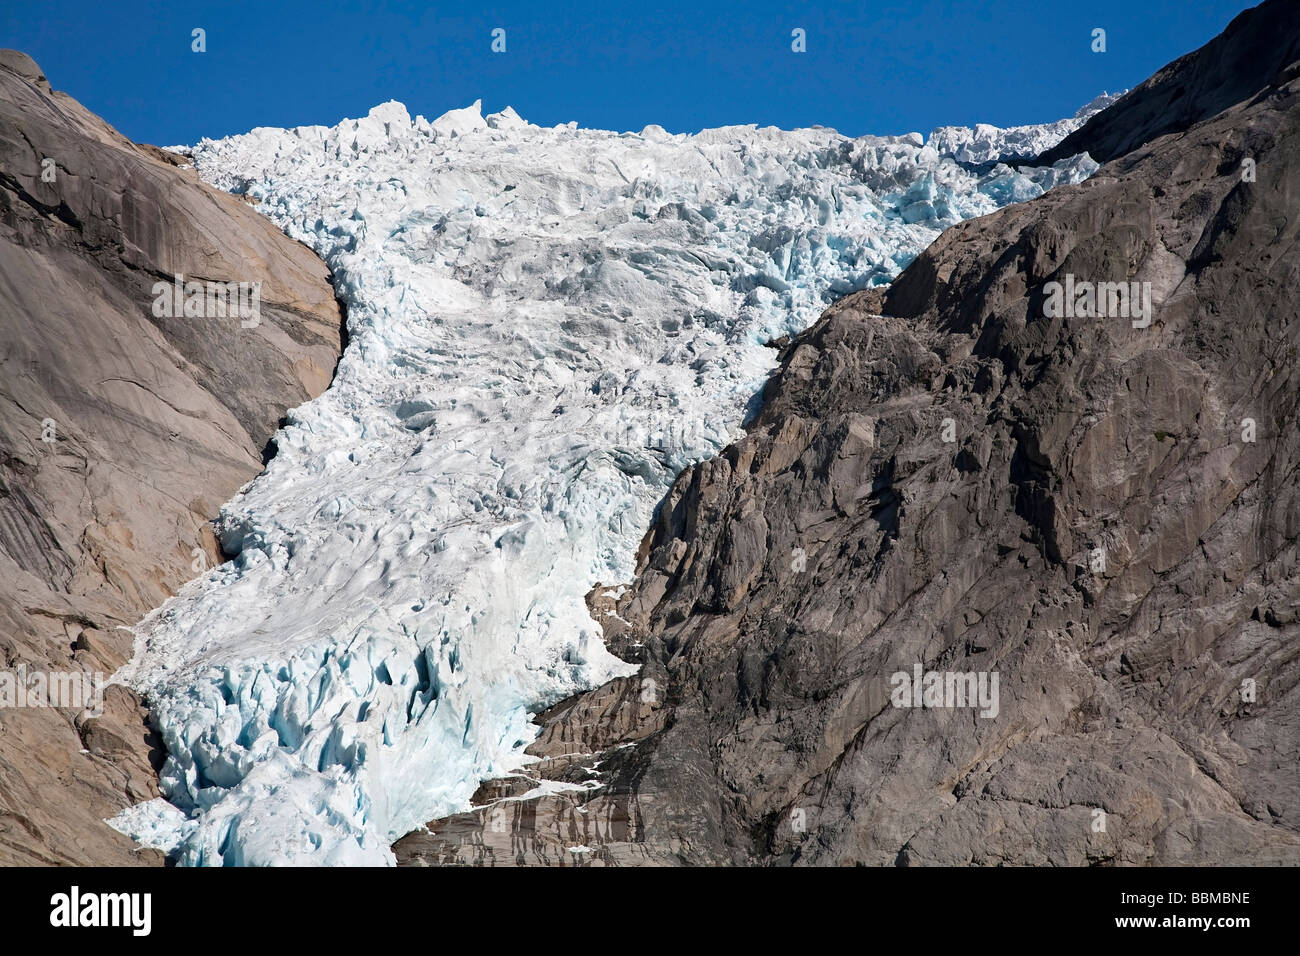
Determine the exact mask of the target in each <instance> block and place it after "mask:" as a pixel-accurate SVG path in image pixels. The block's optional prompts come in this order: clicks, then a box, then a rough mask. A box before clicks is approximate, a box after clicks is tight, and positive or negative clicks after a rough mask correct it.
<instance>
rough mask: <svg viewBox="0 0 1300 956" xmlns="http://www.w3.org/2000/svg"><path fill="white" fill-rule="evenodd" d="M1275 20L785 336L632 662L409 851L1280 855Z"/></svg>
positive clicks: (1282, 741)
mask: <svg viewBox="0 0 1300 956" xmlns="http://www.w3.org/2000/svg"><path fill="white" fill-rule="evenodd" d="M1294 10H1295V8H1294V4H1292V3H1290V2H1289V0H1271V2H1268V3H1265V4H1262V5H1261V6H1260V7H1258V8H1256V9H1255V10H1254V11H1251V12H1249V13H1247V14H1243V15H1242V17H1239V18H1238V19H1237V20H1235V21H1234V22H1233V24H1232V26H1231V27H1230V28H1229V29H1228V31H1227V32H1226V33H1225V34H1224V36H1223V37H1221V38H1220V39H1219V40H1217V41H1215V43H1213V44H1211V45H1210V46H1209V47H1207V48H1206V49H1205V50H1203V51H1200V52H1199V53H1197V54H1192V55H1191V56H1189V57H1185V58H1183V59H1181V60H1179V61H1177V62H1176V63H1174V64H1171V65H1170V66H1169V67H1166V68H1165V69H1164V70H1162V71H1161V72H1160V73H1159V74H1157V76H1156V77H1153V78H1152V80H1151V81H1148V83H1146V84H1143V86H1141V87H1139V88H1137V89H1136V90H1135V91H1133V92H1132V93H1130V94H1129V95H1128V96H1127V97H1125V98H1124V99H1123V100H1121V101H1120V102H1119V103H1118V104H1116V105H1115V106H1114V107H1112V109H1111V110H1108V111H1107V112H1105V113H1103V114H1100V116H1099V117H1098V118H1096V119H1094V120H1093V121H1092V122H1091V123H1089V124H1088V125H1086V126H1085V127H1084V128H1083V129H1082V130H1080V131H1079V132H1078V133H1076V134H1075V137H1078V139H1077V140H1076V142H1074V143H1071V139H1074V137H1071V138H1067V140H1066V141H1065V142H1064V143H1063V144H1062V145H1061V146H1060V147H1058V150H1057V153H1069V152H1070V151H1071V150H1075V151H1077V148H1078V144H1079V143H1083V142H1086V143H1090V144H1098V145H1097V147H1096V148H1098V150H1099V152H1100V153H1101V155H1103V156H1104V157H1105V158H1107V159H1109V160H1110V162H1108V163H1107V164H1106V165H1105V166H1103V167H1102V168H1101V169H1100V170H1099V171H1098V172H1097V173H1096V174H1095V175H1094V176H1092V177H1091V178H1090V179H1088V180H1087V181H1085V182H1083V183H1081V184H1078V185H1071V186H1062V187H1058V188H1057V189H1055V190H1052V191H1051V192H1049V193H1047V194H1046V195H1044V196H1042V197H1041V198H1038V199H1035V200H1033V201H1031V202H1028V203H1024V204H1020V205H1015V206H1010V207H1007V208H1005V209H1002V210H999V211H997V212H995V213H993V214H991V215H988V216H985V217H983V218H979V219H974V220H970V221H967V222H964V223H960V224H958V225H955V226H953V227H951V228H950V229H948V230H947V231H946V232H944V233H943V235H942V236H941V237H940V238H939V239H937V240H936V241H935V242H934V243H933V244H932V245H931V246H930V247H929V248H928V249H927V250H926V251H925V252H924V253H923V254H922V255H921V256H920V257H918V258H917V259H916V261H914V262H913V263H912V264H911V265H910V266H909V267H908V268H907V269H906V270H905V271H904V272H903V273H902V275H901V276H900V277H899V278H898V279H897V280H896V281H895V282H894V283H893V284H892V285H891V286H889V287H888V289H887V290H885V291H883V292H882V291H868V292H861V293H855V294H852V295H849V296H847V297H845V298H843V299H841V300H840V301H839V302H837V303H835V304H834V305H833V306H832V307H831V308H830V309H828V310H827V311H826V312H825V314H824V315H823V316H822V317H821V319H820V320H819V321H818V322H816V324H815V325H813V326H812V327H811V328H810V329H808V330H807V331H806V332H804V333H802V334H799V335H798V336H796V337H795V338H794V339H793V340H792V341H791V342H790V343H789V344H788V345H786V346H785V348H784V350H783V352H782V357H781V366H780V369H779V371H778V372H777V374H776V375H775V376H774V377H773V378H772V379H771V381H770V382H769V384H768V387H767V388H766V390H765V393H764V404H763V407H762V409H761V412H759V414H758V415H757V416H756V418H755V420H754V421H753V422H752V423H751V424H750V427H749V428H748V433H747V435H746V436H745V437H744V438H743V439H741V440H740V441H737V442H735V443H734V444H732V445H730V446H728V447H727V448H726V449H725V450H724V451H723V452H722V454H720V455H719V456H718V457H716V458H713V459H711V460H708V461H705V462H702V463H700V464H698V465H695V466H692V467H690V468H688V469H687V470H686V471H685V472H684V473H683V474H682V475H681V476H680V477H679V478H678V479H677V481H676V483H675V484H674V485H673V488H672V490H671V492H670V493H669V494H668V496H667V498H666V499H665V500H664V501H663V502H662V504H661V506H660V508H659V510H658V514H657V518H656V521H655V523H654V525H653V527H652V529H651V531H650V533H649V534H648V535H647V537H646V538H645V540H644V543H643V546H642V549H641V552H640V555H639V562H638V570H637V576H636V579H635V581H633V582H632V583H631V584H630V585H629V586H619V587H614V586H611V585H609V584H606V585H605V586H603V587H597V588H596V589H594V590H593V591H592V592H591V595H590V597H589V599H588V600H589V605H590V607H591V609H592V613H593V615H594V616H596V618H597V619H598V620H600V621H601V622H602V623H603V624H604V626H605V637H606V641H607V643H608V644H609V647H610V648H611V650H613V651H615V652H616V653H618V654H619V655H620V656H623V657H625V658H626V659H628V660H630V661H634V662H636V663H638V664H639V665H640V669H639V671H638V673H637V674H635V675H633V676H627V677H619V678H616V679H615V680H613V681H611V682H609V683H606V684H605V685H603V686H602V687H600V688H598V689H596V690H594V691H591V692H589V693H586V694H582V695H579V696H577V697H574V698H571V699H569V700H567V701H565V702H563V703H561V704H559V705H557V706H556V707H553V708H552V709H551V710H549V711H547V712H546V713H544V714H542V715H541V717H539V718H538V721H539V723H540V724H541V725H542V734H541V737H540V738H539V739H538V741H537V742H536V743H534V744H533V745H532V746H531V747H530V748H529V751H530V753H531V754H533V755H534V757H535V758H536V762H535V763H534V764H532V765H531V766H530V767H528V768H527V769H526V770H525V771H521V772H520V773H518V774H514V775H510V776H505V777H502V778H499V779H497V780H494V781H492V782H490V783H488V784H485V785H484V786H483V787H481V788H480V790H479V792H478V794H477V795H476V797H475V801H474V802H475V805H476V809H474V810H473V811H471V812H468V813H462V814H458V815H455V816H451V817H447V818H443V819H439V820H434V821H432V822H430V823H429V824H428V825H427V827H426V828H424V829H423V830H420V831H417V832H415V833H412V834H410V835H409V836H407V837H405V838H404V839H403V840H401V841H399V842H398V843H397V844H396V846H395V847H394V850H395V852H396V855H397V858H398V861H399V863H403V864H408V865H432V864H446V863H473V864H584V863H588V864H593V863H594V864H620V863H622V864H627V863H658V864H675V863H692V864H700V863H713V864H721V863H727V864H764V863H767V864H790V863H795V864H854V863H857V864H870V865H924V864H976V865H993V864H1054V865H1084V864H1091V865H1115V864H1237V863H1241V864H1278V863H1290V864H1295V863H1300V778H1298V777H1297V774H1296V766H1297V763H1298V759H1297V758H1298V757H1300V754H1298V753H1297V748H1298V747H1300V688H1298V684H1300V480H1298V477H1300V471H1298V469H1300V433H1298V432H1297V425H1296V422H1297V415H1298V413H1300V408H1298V407H1297V405H1298V404H1300V310H1298V309H1297V307H1296V305H1295V301H1294V298H1293V291H1294V289H1296V288H1297V287H1298V286H1300V251H1298V250H1300V246H1298V245H1297V229H1298V228H1300V226H1298V225H1297V224H1298V223H1300V69H1298V68H1300V63H1292V62H1290V61H1288V63H1286V64H1282V65H1281V68H1280V69H1279V68H1277V64H1276V63H1274V62H1273V61H1274V60H1275V59H1276V56H1275V55H1274V54H1278V53H1279V52H1281V53H1285V54H1286V56H1287V57H1292V58H1293V59H1294V51H1295V50H1296V49H1297V46H1296V44H1297V39H1298V38H1300V18H1297V17H1295V15H1294ZM1265 40H1267V42H1265ZM1261 50H1262V51H1265V52H1267V54H1268V55H1267V56H1264V55H1263V54H1260V55H1256V53H1253V52H1251V51H1256V52H1258V51H1261ZM1207 51H1208V52H1207ZM1287 51H1291V52H1287ZM1284 58H1285V57H1284ZM1261 76H1262V77H1263V78H1262V79H1260V77H1261ZM1257 80H1259V82H1258V83H1257V82H1256V81H1257ZM1223 96H1230V99H1229V100H1227V101H1224V100H1223V99H1222V97H1223ZM1175 101H1179V102H1182V103H1186V104H1188V105H1187V107H1186V111H1184V108H1183V107H1182V106H1172V105H1171V104H1173V103H1174V102H1175ZM1103 283H1106V284H1108V285H1102V284H1103ZM1121 284H1122V285H1121ZM1148 303H1149V307H1148ZM929 675H937V676H936V677H934V678H931V677H930V676H929ZM954 677H955V678H956V679H955V680H954Z"/></svg>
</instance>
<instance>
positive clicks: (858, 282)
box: [110, 95, 1114, 865]
mask: <svg viewBox="0 0 1300 956" xmlns="http://www.w3.org/2000/svg"><path fill="white" fill-rule="evenodd" d="M1113 99H1114V97H1110V96H1105V95H1103V96H1102V97H1099V98H1098V99H1097V100H1095V101H1093V102H1092V103H1090V104H1088V105H1087V106H1086V107H1084V108H1083V109H1081V110H1080V111H1079V112H1078V113H1077V114H1076V115H1075V116H1074V117H1071V118H1068V119H1064V120H1060V121H1058V122H1055V123H1049V124H1043V125H1038V126H1024V127H1017V128H1014V129H1007V130H1000V129H997V128H995V127H990V126H977V127H973V128H970V129H964V128H959V127H947V128H943V129H939V130H935V131H934V132H933V133H932V134H931V135H930V136H929V137H928V138H926V137H922V136H921V135H920V134H919V133H911V134H908V135H906V136H862V137H857V138H850V137H847V136H843V135H841V134H839V133H837V132H835V131H834V130H830V129H825V128H820V127H814V128H811V129H800V130H793V131H784V130H778V129H774V128H758V127H754V126H735V127H726V128H720V129H710V130H705V131H703V132H700V133H698V134H692V135H687V134H669V133H667V132H666V131H664V130H663V129H661V128H659V127H656V126H650V127H647V128H645V129H643V130H642V131H640V132H639V133H616V132H609V131H601V130H589V129H580V128H578V126H577V124H576V123H568V124H563V125H560V126H555V127H539V126H535V125H532V124H530V123H527V122H525V121H524V120H523V119H521V118H520V117H519V116H518V115H517V114H516V113H515V112H514V111H513V110H511V109H509V108H506V109H505V110H503V111H501V112H498V113H493V114H491V115H488V116H484V115H483V114H482V110H481V104H480V103H475V104H473V105H472V106H470V107H467V108H464V109H458V110H453V111H451V112H449V113H446V114H445V115H443V116H441V117H439V118H438V119H436V120H434V121H432V122H431V121H428V120H426V119H425V118H424V117H422V116H417V117H416V118H414V119H412V118H411V117H410V115H409V113H408V112H407V110H406V108H405V107H404V106H403V105H402V104H400V103H396V102H389V103H385V104H383V105H380V106H377V107H375V108H374V109H373V110H371V111H370V113H369V115H368V116H366V117H364V118H362V119H356V120H344V121H343V122H341V123H339V124H338V125H337V126H334V127H321V126H311V127H300V128H296V129H287V130H286V129H268V128H258V129H254V130H252V131H251V132H249V133H247V134H244V135H239V136H232V137H229V138H226V139H220V140H204V141H202V142H201V143H199V144H198V145H197V146H195V147H193V148H192V149H191V150H190V153H191V155H192V156H193V162H194V165H195V166H196V168H197V169H198V171H199V173H200V175H201V176H202V177H203V178H204V179H205V180H206V181H208V182H210V183H211V184H213V185H214V186H216V187H218V188H221V189H224V190H228V191H230V192H233V193H237V194H241V195H244V196H246V197H248V198H249V199H250V200H255V201H257V202H258V204H259V205H258V208H259V210H260V211H261V212H263V213H264V214H265V215H267V216H268V217H270V219H271V220H273V221H274V222H275V223H276V224H277V225H278V226H280V227H281V228H282V229H284V230H285V232H287V233H288V234H289V235H290V236H293V237H294V238H297V239H299V240H301V241H302V242H304V243H306V244H308V245H309V246H311V247H312V248H313V249H315V250H316V251H317V253H318V254H319V255H320V256H321V258H322V259H324V261H325V262H326V263H327V264H328V266H329V267H330V269H331V270H332V271H333V275H334V281H335V287H336V292H337V294H338V296H339V297H340V298H341V299H342V300H343V301H344V302H345V304H346V306H347V310H348V311H347V324H348V328H347V332H348V343H347V347H346V349H345V352H344V354H343V357H342V359H341V360H340V363H339V366H338V370H337V373H336V377H335V380H334V382H333V383H332V385H331V386H330V388H329V389H328V390H327V391H326V392H325V393H323V394H322V395H321V396H320V397H318V398H317V399H316V400H314V401H312V402H309V403H307V404H306V405H303V406H302V407H300V408H297V409H295V410H293V411H292V412H290V413H289V414H288V415H287V419H286V423H285V425H284V427H283V428H282V429H281V430H280V432H279V433H278V434H277V436H276V439H275V441H276V447H277V453H276V455H275V456H274V458H273V459H272V460H271V461H270V463H269V465H268V467H267V468H266V469H265V471H264V472H263V473H262V474H261V475H260V476H258V477H257V478H256V479H254V480H253V481H252V482H250V483H249V484H248V485H247V486H245V488H243V489H242V490H241V492H240V493H239V494H238V495H237V497H236V498H235V499H234V500H232V501H231V502H229V503H228V504H227V505H226V506H225V507H224V509H223V510H222V512H221V515H220V516H219V518H218V520H217V526H216V527H217V531H218V534H219V537H220V539H221V542H222V546H223V548H224V549H225V551H226V553H227V554H232V555H235V557H234V558H233V560H231V561H229V562H227V563H225V564H223V565H221V566H219V567H216V568H214V569H212V570H210V571H208V572H207V573H206V574H204V575H203V576H202V577H200V578H198V579H196V580H195V581H193V582H191V583H190V584H189V585H187V586H186V587H185V588H183V589H182V591H181V592H180V593H179V594H178V595H177V596H176V597H174V598H173V599H171V600H170V601H169V602H168V603H167V604H165V605H164V606H163V607H161V608H159V609H157V610H156V611H154V612H153V613H152V614H151V615H150V616H149V617H147V618H146V619H145V620H144V621H143V622H141V623H140V625H139V626H138V627H137V628H136V653H135V656H134V657H133V659H132V661H131V662H129V663H128V664H127V665H126V667H124V668H123V670H122V671H120V672H119V674H118V675H116V677H115V678H114V679H115V680H117V681H121V682H124V683H126V684H128V685H129V686H131V687H133V688H134V689H136V690H137V691H139V692H140V693H141V694H142V695H143V696H144V697H145V698H146V699H147V701H148V703H149V706H150V708H151V713H152V719H153V721H154V723H155V724H156V726H157V727H158V729H159V732H160V734H161V736H162V739H163V741H164V744H165V746H166V749H167V758H166V762H165V765H164V766H163V769H162V771H161V773H160V786H161V790H162V793H163V794H164V796H165V799H159V800H154V801H151V802H149V803H145V804H140V805H138V806H135V807H132V808H129V809H128V810H127V811H125V812H123V813H122V814H120V815H119V816H117V817H115V818H114V819H113V820H112V821H110V823H112V825H114V826H115V827H117V828H118V829H119V830H121V831H122V832H124V833H128V834H129V835H131V836H133V837H134V838H136V839H137V840H139V841H141V842H142V843H145V844H147V845H150V846H155V847H158V848H160V849H163V850H164V851H166V852H167V853H168V854H170V855H171V856H172V857H173V858H174V859H176V860H177V861H178V862H180V863H182V864H190V865H222V864H225V865H267V864H295V865H350V864H364V865H374V864H379V865H387V864H391V863H392V862H393V857H392V853H391V851H390V849H389V847H390V844H391V843H392V842H393V841H394V840H396V839H397V838H399V837H401V836H402V835H404V834H405V833H408V832H410V831H411V830H413V829H416V828H418V827H420V826H421V825H422V824H424V823H425V822H426V821H428V820H430V819H433V818H435V817H438V816H442V815H445V814H449V813H453V812H457V811H460V810H463V809H466V808H467V807H468V802H469V798H470V796H471V795H472V794H473V792H474V790H475V789H476V787H477V785H478V784H479V782H480V781H482V780H483V779H485V778H488V777H491V776H496V775H500V774H504V773H508V772H511V771H513V770H517V769H518V768H520V767H521V766H524V765H526V763H527V762H528V760H529V758H528V757H527V756H526V755H525V754H524V752H523V751H524V748H525V747H526V746H527V745H528V744H529V743H530V742H531V741H532V740H533V739H534V737H535V735H536V732H537V728H536V727H535V726H534V725H533V724H532V722H531V719H532V717H533V716H534V715H535V714H536V713H537V712H539V711H540V710H542V709H543V708H545V707H547V706H549V705H551V704H553V703H555V702H556V701H558V700H560V699H562V698H564V697H566V696H569V695H571V694H573V693H576V692H578V691H581V690H584V689H587V688H590V687H593V686H597V685H599V684H600V683H602V682H604V681H606V680H608V679H610V678H612V677H614V676H616V675H620V674H628V673H631V672H632V671H633V670H634V668H633V667H632V666H631V665H628V664H626V663H625V662H623V661H621V660H618V659H617V658H615V657H614V656H613V655H611V654H610V653H609V652H608V651H607V650H606V649H605V647H604V644H603V643H602V640H601V636H600V633H601V632H600V627H599V625H598V624H597V622H595V621H594V620H592V618H591V616H590V613H589V612H588V609H587V606H586V603H585V600H584V598H585V595H586V594H587V593H588V592H589V591H590V589H591V588H592V587H594V586H595V585H596V584H597V583H598V582H599V583H603V584H604V585H607V586H609V585H616V584H618V583H619V582H625V581H628V580H630V578H631V577H632V575H633V573H634V570H635V560H634V555H635V551H636V548H637V545H638V544H639V542H640V539H641V537H642V535H643V534H644V532H645V530H646V528H647V527H648V525H649V522H650V520H651V516H652V513H653V509H654V508H655V506H656V504H657V502H658V501H659V500H660V499H661V498H662V496H663V495H664V493H665V492H666V491H667V489H668V487H669V485H670V484H671V482H672V480H673V479H674V477H675V476H676V475H677V474H678V473H679V472H680V471H681V470H682V469H683V468H684V467H685V466H686V465H687V464H689V463H691V462H693V461H697V460H699V459H701V458H704V457H707V456H710V455H713V454H715V453H717V452H718V451H719V450H720V449H721V448H722V447H723V446H725V445H726V444H727V443H728V442H729V441H731V440H732V439H734V438H736V437H737V436H738V435H739V434H740V433H741V429H742V428H743V425H744V422H745V420H746V418H747V416H748V415H750V414H752V413H753V412H754V410H755V408H756V405H755V403H756V401H757V398H756V396H757V394H758V392H759V389H760V388H761V386H762V383H763V382H764V380H765V379H766V377H767V376H768V375H769V374H770V372H771V371H772V369H773V368H774V365H775V356H776V352H775V351H774V350H773V349H772V348H769V347H767V345H766V343H768V342H769V341H770V340H772V339H775V338H777V337H779V336H782V335H788V334H793V333H796V332H798V331H799V330H801V329H803V328H805V327H806V326H808V325H809V324H810V323H811V322H812V321H814V320H815V319H816V318H817V316H818V315H819V314H820V312H821V311H822V309H823V308H824V307H825V306H826V305H827V304H828V303H829V302H830V301H831V300H833V299H835V298H836V297H838V296H840V295H843V294H845V293H847V292H849V291H852V290H854V289H859V288H864V287H868V286H872V285H880V284H884V283H886V282H888V281H889V280H890V279H892V278H893V277H894V276H895V275H896V274H897V273H898V272H899V271H900V270H901V269H903V268H904V267H905V266H906V265H907V264H908V263H909V262H910V261H911V260H912V259H913V258H914V257H915V256H916V255H917V254H918V253H919V252H920V251H921V250H922V249H924V248H925V246H926V245H928V244H929V243H930V242H931V241H932V240H933V239H934V238H935V236H937V235H938V233H939V232H940V231H941V230H942V229H944V228H945V227H947V226H949V225H951V224H953V223H955V222H958V221H960V220H962V219H966V218H969V217H972V216H979V215H984V214H986V213H989V212H992V211H993V210H995V209H996V208H998V207H999V206H1002V205H1005V204H1006V203H1010V202H1020V201H1024V200H1026V199H1030V198H1033V197H1034V196H1037V195H1040V194H1041V193H1042V192H1043V191H1044V190H1046V189H1049V188H1051V187H1053V186H1055V185H1057V184H1060V183H1073V182H1078V181H1080V180H1082V179H1084V178H1086V177H1087V176H1089V175H1091V174H1092V172H1093V171H1094V170H1095V169H1096V168H1097V165H1096V164H1095V163H1093V162H1092V161H1091V159H1089V158H1088V157H1087V156H1086V155H1082V156H1077V157H1074V158H1072V159H1070V160H1064V161H1062V162H1060V163H1058V164H1057V165H1056V166H1054V167H1051V168H1038V169H1035V168H1029V167H1026V166H1020V167H1017V166H1016V165H1015V164H1016V163H1017V162H1018V161H1020V160H1021V158H1022V157H1024V156H1026V155H1032V154H1036V153H1037V152H1038V151H1040V150H1042V149H1045V148H1047V147H1049V146H1052V145H1054V144H1055V143H1056V142H1059V141H1060V140H1061V139H1062V138H1064V137H1065V136H1066V135H1067V134H1068V133H1070V132H1072V131H1073V130H1074V129H1077V128H1078V127H1079V126H1081V125H1082V124H1083V122H1084V121H1085V120H1086V119H1087V117H1088V116H1090V115H1092V113H1094V112H1096V111H1098V110H1099V109H1102V108H1104V107H1105V106H1106V105H1108V104H1109V103H1110V102H1111V101H1112V100H1113ZM232 334H238V330H236V331H235V332H233V333H232Z"/></svg>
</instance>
